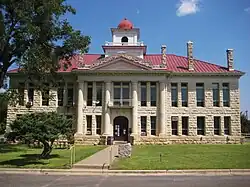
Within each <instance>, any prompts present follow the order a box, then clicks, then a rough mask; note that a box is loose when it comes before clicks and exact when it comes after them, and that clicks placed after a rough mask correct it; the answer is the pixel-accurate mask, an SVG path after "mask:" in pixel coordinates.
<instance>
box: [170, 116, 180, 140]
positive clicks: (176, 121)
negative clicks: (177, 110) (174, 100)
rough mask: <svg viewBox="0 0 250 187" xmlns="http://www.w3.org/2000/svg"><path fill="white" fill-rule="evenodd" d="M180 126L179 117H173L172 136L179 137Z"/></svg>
mask: <svg viewBox="0 0 250 187" xmlns="http://www.w3.org/2000/svg"><path fill="white" fill-rule="evenodd" d="M178 125H179V119H178V116H171V131H172V133H171V135H172V136H173V135H174V136H177V135H178Z"/></svg>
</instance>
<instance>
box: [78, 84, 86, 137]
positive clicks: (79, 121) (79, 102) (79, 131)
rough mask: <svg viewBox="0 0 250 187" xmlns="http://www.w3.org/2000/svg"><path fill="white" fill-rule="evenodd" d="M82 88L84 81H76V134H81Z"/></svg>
mask: <svg viewBox="0 0 250 187" xmlns="http://www.w3.org/2000/svg"><path fill="white" fill-rule="evenodd" d="M83 89H84V83H83V82H79V83H78V104H77V134H83V111H82V110H83Z"/></svg>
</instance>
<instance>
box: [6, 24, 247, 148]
mask: <svg viewBox="0 0 250 187" xmlns="http://www.w3.org/2000/svg"><path fill="white" fill-rule="evenodd" d="M111 34H112V41H111V42H106V43H105V44H104V45H103V46H102V49H103V51H104V53H103V54H84V55H76V56H74V57H73V59H72V60H71V63H72V66H71V67H69V68H68V69H67V70H63V69H60V70H59V71H58V73H61V74H62V75H63V77H64V80H65V81H64V82H63V83H61V84H60V86H59V87H58V88H51V89H50V90H47V92H48V93H51V94H52V95H54V99H52V100H48V99H47V98H46V97H44V95H43V93H44V92H38V91H34V89H33V88H32V83H27V82H25V77H22V75H21V74H20V73H18V70H17V69H15V70H11V71H10V72H9V73H8V75H9V76H10V86H11V87H12V88H17V89H18V91H19V92H20V93H21V95H23V97H22V98H21V99H20V100H19V104H18V105H17V106H15V107H13V106H9V108H8V119H7V123H8V124H9V123H11V121H13V120H14V119H15V118H16V117H18V116H19V115H22V114H24V113H26V112H34V111H37V112H39V111H58V112H59V113H61V114H63V115H67V116H68V117H69V118H73V119H74V120H73V121H74V124H73V126H74V127H75V128H76V134H75V138H76V141H77V142H78V143H83V144H90V143H99V142H100V140H101V139H102V138H103V137H113V138H114V141H130V140H131V139H133V140H134V143H135V144H151V143H152V144H156V143H160V144H169V143H238V142H239V141H240V136H241V125H240V93H239V79H240V77H241V76H242V75H243V74H244V73H243V72H240V71H237V70H235V69H234V60H233V50H232V49H228V50H227V51H226V52H225V55H227V62H225V64H227V65H226V66H225V67H222V66H219V65H216V64H212V63H209V62H205V61H201V60H198V59H195V58H194V56H193V43H192V42H190V41H189V42H187V44H186V45H187V56H177V55H174V54H168V53H167V48H166V46H165V45H162V46H161V48H160V47H159V51H161V53H159V54H147V46H146V45H145V44H144V43H143V42H141V41H140V29H139V28H134V27H133V24H132V23H131V22H130V21H128V20H127V19H124V20H122V21H121V22H120V24H119V25H118V27H117V28H111ZM222 55H223V54H222ZM27 103H28V104H31V106H30V107H27ZM131 137H133V138H131Z"/></svg>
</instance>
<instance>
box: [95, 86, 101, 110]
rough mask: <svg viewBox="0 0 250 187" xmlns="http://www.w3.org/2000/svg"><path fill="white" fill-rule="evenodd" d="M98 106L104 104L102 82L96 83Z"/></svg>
mask: <svg viewBox="0 0 250 187" xmlns="http://www.w3.org/2000/svg"><path fill="white" fill-rule="evenodd" d="M96 101H97V103H96V106H102V83H101V82H97V83H96Z"/></svg>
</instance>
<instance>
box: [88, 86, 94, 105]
mask: <svg viewBox="0 0 250 187" xmlns="http://www.w3.org/2000/svg"><path fill="white" fill-rule="evenodd" d="M87 106H93V82H87Z"/></svg>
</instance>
